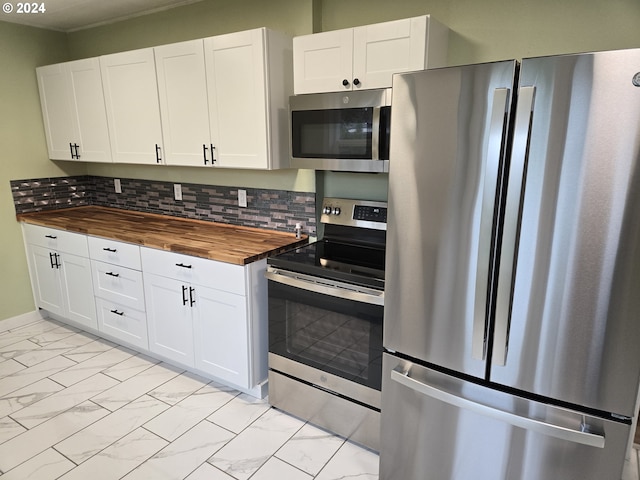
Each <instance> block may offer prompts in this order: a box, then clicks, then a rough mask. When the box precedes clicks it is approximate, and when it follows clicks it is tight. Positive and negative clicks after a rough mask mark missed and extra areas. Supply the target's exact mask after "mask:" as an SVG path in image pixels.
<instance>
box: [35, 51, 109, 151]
mask: <svg viewBox="0 0 640 480" xmlns="http://www.w3.org/2000/svg"><path fill="white" fill-rule="evenodd" d="M36 74H37V77H38V89H39V91H40V104H41V106H42V117H43V121H44V129H45V134H46V138H47V149H48V151H49V158H51V159H52V160H79V161H83V162H110V161H111V147H110V144H109V133H108V128H107V115H106V111H105V105H104V96H103V93H102V79H101V76H100V64H99V61H98V59H97V58H88V59H85V60H77V61H74V62H67V63H60V64H56V65H48V66H45V67H39V68H37V69H36Z"/></svg>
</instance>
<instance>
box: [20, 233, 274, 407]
mask: <svg viewBox="0 0 640 480" xmlns="http://www.w3.org/2000/svg"><path fill="white" fill-rule="evenodd" d="M23 229H24V236H25V243H26V246H27V253H28V257H29V270H30V274H31V282H32V285H33V292H34V297H35V301H36V304H37V306H38V307H40V308H42V309H43V310H46V311H47V312H49V313H51V314H53V315H54V316H55V317H56V318H59V319H61V320H69V321H70V322H71V323H73V324H74V325H77V326H79V327H81V328H82V327H86V329H87V330H88V331H91V332H94V333H97V334H99V335H100V334H102V335H103V336H105V337H106V338H108V339H112V340H116V341H121V342H122V343H123V344H125V345H128V346H131V347H134V348H137V349H138V350H139V351H141V352H150V354H152V355H155V356H157V357H158V358H161V359H164V360H167V361H169V362H174V363H176V364H178V365H180V366H183V367H186V368H188V369H190V370H192V371H194V372H195V373H198V374H201V375H204V376H209V377H211V378H212V379H214V380H218V381H220V382H222V383H225V384H228V385H230V386H232V387H234V388H238V389H239V390H242V391H244V392H246V393H249V394H251V395H254V396H256V397H264V396H265V395H266V393H267V392H266V384H267V294H266V289H267V282H266V279H265V277H264V270H265V269H266V260H260V261H258V262H254V263H251V264H249V265H244V266H243V265H234V264H230V263H225V262H218V261H214V260H208V259H204V258H199V257H192V256H189V255H182V254H177V253H172V252H166V251H162V250H157V249H153V248H147V247H139V246H138V245H133V244H128V243H123V242H118V241H113V240H109V239H104V238H98V237H91V236H89V237H87V236H86V235H82V234H76V233H69V232H66V231H62V230H56V229H50V228H45V227H40V226H35V225H29V224H24V225H23ZM70 251H73V252H74V254H71V253H68V252H70Z"/></svg>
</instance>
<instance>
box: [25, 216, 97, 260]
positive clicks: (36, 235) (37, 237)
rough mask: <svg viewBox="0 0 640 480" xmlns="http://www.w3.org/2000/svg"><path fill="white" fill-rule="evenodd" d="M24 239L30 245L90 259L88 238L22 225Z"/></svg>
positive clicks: (76, 234) (36, 226) (78, 234)
mask: <svg viewBox="0 0 640 480" xmlns="http://www.w3.org/2000/svg"><path fill="white" fill-rule="evenodd" d="M22 228H23V233H24V238H25V240H26V242H27V243H28V244H31V245H37V246H39V247H44V248H49V249H51V250H56V251H58V252H66V253H72V254H74V255H78V256H80V257H89V247H88V244H87V236H86V235H83V234H81V233H73V232H67V231H64V230H58V229H56V228H49V227H41V226H40V225H31V224H28V223H24V224H22Z"/></svg>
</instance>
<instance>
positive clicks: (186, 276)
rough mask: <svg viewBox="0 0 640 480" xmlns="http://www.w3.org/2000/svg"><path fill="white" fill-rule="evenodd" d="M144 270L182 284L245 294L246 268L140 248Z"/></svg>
mask: <svg viewBox="0 0 640 480" xmlns="http://www.w3.org/2000/svg"><path fill="white" fill-rule="evenodd" d="M140 252H141V257H142V270H143V271H144V272H145V273H154V274H156V275H161V276H163V277H168V278H174V279H177V280H181V281H183V282H189V283H195V284H199V285H205V286H207V287H211V288H216V289H218V290H223V291H225V292H231V293H236V294H238V295H245V277H244V268H245V267H243V266H241V265H233V264H230V263H224V262H217V261H215V260H208V259H206V258H199V257H192V256H189V255H182V254H179V253H172V252H165V251H163V250H156V249H153V248H144V247H143V248H141V249H140Z"/></svg>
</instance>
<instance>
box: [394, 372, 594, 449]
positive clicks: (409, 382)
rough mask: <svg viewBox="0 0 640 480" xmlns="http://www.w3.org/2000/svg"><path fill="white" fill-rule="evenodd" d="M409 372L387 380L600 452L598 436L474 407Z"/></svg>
mask: <svg viewBox="0 0 640 480" xmlns="http://www.w3.org/2000/svg"><path fill="white" fill-rule="evenodd" d="M409 373H410V371H408V372H406V373H405V372H403V371H402V370H400V367H396V368H395V369H393V370H392V371H391V380H393V381H395V382H397V383H399V384H401V385H404V386H405V387H407V388H410V389H411V390H414V391H416V392H418V393H421V394H423V395H426V396H428V397H431V398H434V399H436V400H440V401H441V402H445V403H448V404H449V405H452V406H454V407H457V408H460V409H463V410H467V411H470V412H474V413H478V414H480V415H484V416H486V417H490V418H493V419H495V420H498V421H501V422H505V423H508V424H510V425H513V426H514V427H520V428H524V429H527V430H531V431H534V432H537V433H541V434H543V435H547V436H550V437H555V438H559V439H561V440H566V441H569V442H573V443H579V444H581V445H588V446H591V447H597V448H604V443H605V438H604V436H602V435H597V434H594V433H589V432H583V431H581V430H574V429H572V428H568V427H563V426H561V425H554V424H552V423H546V422H543V421H540V420H535V419H533V418H528V417H523V416H520V415H516V414H515V413H511V412H505V411H504V410H498V409H496V408H493V407H489V406H487V405H483V404H481V403H476V402H474V401H472V400H468V399H466V398H462V397H459V396H457V395H454V394H452V393H449V392H445V391H444V390H441V389H439V388H437V387H434V386H431V385H427V384H426V383H423V382H421V381H419V380H416V379H414V378H411V377H410V376H409Z"/></svg>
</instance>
